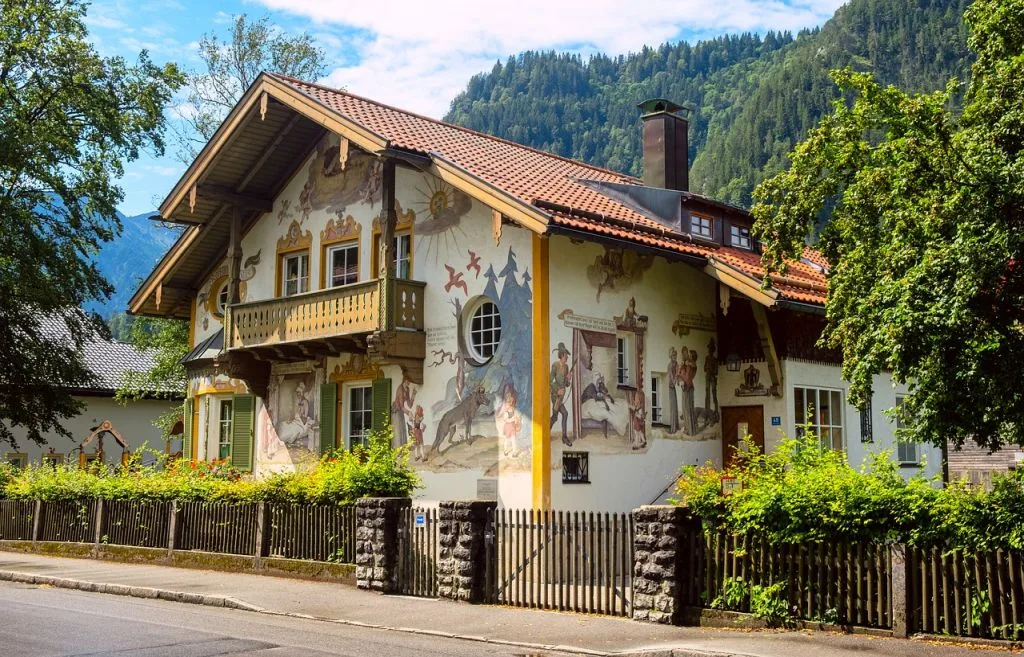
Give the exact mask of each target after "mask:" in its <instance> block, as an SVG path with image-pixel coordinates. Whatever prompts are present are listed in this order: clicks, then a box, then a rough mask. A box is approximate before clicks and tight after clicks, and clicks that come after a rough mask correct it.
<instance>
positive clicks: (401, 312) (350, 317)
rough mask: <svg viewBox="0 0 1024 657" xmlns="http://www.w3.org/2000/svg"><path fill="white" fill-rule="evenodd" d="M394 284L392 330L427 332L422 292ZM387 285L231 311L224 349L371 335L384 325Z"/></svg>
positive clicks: (411, 284) (415, 285)
mask: <svg viewBox="0 0 1024 657" xmlns="http://www.w3.org/2000/svg"><path fill="white" fill-rule="evenodd" d="M424 286H425V284H424V283H421V282H419V281H407V280H396V281H395V282H394V304H393V305H392V307H391V313H392V317H393V318H394V321H393V323H392V326H393V327H394V328H396V329H400V330H415V331H422V330H423V288H424ZM382 293H383V285H381V281H379V280H370V281H365V282H363V283H355V284H353V285H344V286H341V287H335V288H330V289H327V290H320V291H317V292H308V293H306V294H297V295H294V296H290V297H280V298H275V299H266V300H263V301H251V302H248V303H241V304H237V305H234V306H231V307H230V308H228V311H227V316H226V317H225V331H224V337H225V341H224V348H225V349H238V348H244V347H260V346H268V345H277V344H286V343H296V342H303V341H306V340H318V339H326V338H331V337H338V336H346V335H357V334H366V333H372V332H374V331H377V330H379V329H382V328H385V326H384V322H381V321H380V320H381V312H382V308H381V306H382V304H381V295H382Z"/></svg>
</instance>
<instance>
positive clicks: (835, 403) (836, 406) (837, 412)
mask: <svg viewBox="0 0 1024 657" xmlns="http://www.w3.org/2000/svg"><path fill="white" fill-rule="evenodd" d="M842 425H843V399H842V394H841V393H840V392H839V391H838V390H833V391H832V426H836V427H841V426H842Z"/></svg>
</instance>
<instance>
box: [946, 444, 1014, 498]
mask: <svg viewBox="0 0 1024 657" xmlns="http://www.w3.org/2000/svg"><path fill="white" fill-rule="evenodd" d="M948 454H949V480H950V481H956V480H959V479H964V480H967V481H968V482H970V483H971V484H973V485H975V486H983V487H986V488H989V487H991V486H992V476H993V475H997V474H1006V473H1007V472H1009V471H1011V470H1016V469H1017V468H1020V467H1024V448H1021V447H1018V446H1015V445H1007V446H1006V447H1004V448H1003V449H1001V450H998V451H995V452H992V451H989V450H988V449H987V448H985V447H980V446H979V445H977V444H976V443H973V442H970V441H968V442H965V443H964V445H963V447H961V448H960V449H956V448H954V447H950V448H949V452H948Z"/></svg>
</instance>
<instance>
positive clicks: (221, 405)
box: [207, 397, 235, 461]
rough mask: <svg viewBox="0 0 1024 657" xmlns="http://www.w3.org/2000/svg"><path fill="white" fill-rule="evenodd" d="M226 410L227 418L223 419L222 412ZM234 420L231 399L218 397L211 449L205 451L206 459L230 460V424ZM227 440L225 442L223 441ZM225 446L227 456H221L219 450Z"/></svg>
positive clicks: (233, 408) (233, 406) (232, 400)
mask: <svg viewBox="0 0 1024 657" xmlns="http://www.w3.org/2000/svg"><path fill="white" fill-rule="evenodd" d="M225 409H227V411H228V415H227V418H225V417H224V411H225ZM234 419H235V405H234V399H233V398H232V397H218V398H217V419H216V420H215V421H214V427H215V429H214V432H213V437H214V440H213V441H212V445H211V447H212V449H209V450H207V452H208V453H207V459H209V460H211V461H213V460H219V459H229V460H230V459H231V427H232V422H234ZM225 429H226V431H225ZM225 438H226V439H227V440H226V441H225V440H224V439H225ZM225 445H226V446H227V454H226V455H224V456H222V455H221V450H222V448H224V446H225Z"/></svg>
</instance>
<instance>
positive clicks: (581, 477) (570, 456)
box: [562, 452, 590, 484]
mask: <svg viewBox="0 0 1024 657" xmlns="http://www.w3.org/2000/svg"><path fill="white" fill-rule="evenodd" d="M562 483H563V484H589V483H590V453H589V452H562Z"/></svg>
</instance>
